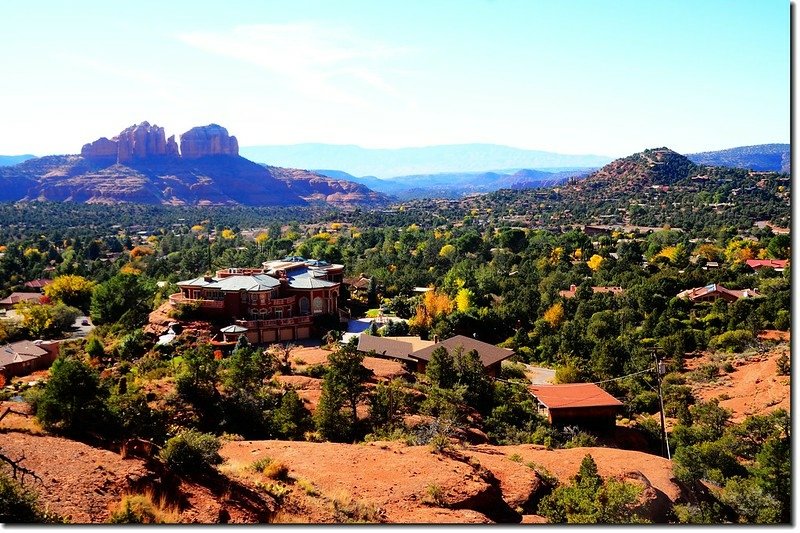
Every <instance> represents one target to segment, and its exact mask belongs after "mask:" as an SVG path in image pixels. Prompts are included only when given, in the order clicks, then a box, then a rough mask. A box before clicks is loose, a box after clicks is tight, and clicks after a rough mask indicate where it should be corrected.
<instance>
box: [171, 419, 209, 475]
mask: <svg viewBox="0 0 800 533" xmlns="http://www.w3.org/2000/svg"><path fill="white" fill-rule="evenodd" d="M220 446H221V444H220V442H219V439H217V437H215V436H214V435H210V434H208V433H200V432H199V431H195V430H193V429H189V430H186V431H184V432H183V433H179V434H178V435H176V436H174V437H172V438H171V439H169V440H168V441H167V444H166V445H165V446H164V449H163V450H161V453H160V457H161V459H162V460H163V461H164V462H165V463H167V466H169V467H170V469H172V470H174V471H175V472H180V473H183V474H191V473H196V472H201V471H203V470H205V469H207V468H209V467H211V466H213V465H217V464H219V463H221V462H222V457H220V455H219V453H218V452H219V449H220Z"/></svg>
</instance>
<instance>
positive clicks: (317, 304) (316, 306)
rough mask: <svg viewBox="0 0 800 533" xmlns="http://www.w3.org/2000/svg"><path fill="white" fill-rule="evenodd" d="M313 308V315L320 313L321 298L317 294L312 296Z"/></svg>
mask: <svg viewBox="0 0 800 533" xmlns="http://www.w3.org/2000/svg"><path fill="white" fill-rule="evenodd" d="M313 309H314V314H315V315H317V314H319V313H322V298H320V297H319V296H317V297H316V298H314V308H313Z"/></svg>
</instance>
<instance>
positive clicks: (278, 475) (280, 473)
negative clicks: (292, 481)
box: [261, 461, 289, 479]
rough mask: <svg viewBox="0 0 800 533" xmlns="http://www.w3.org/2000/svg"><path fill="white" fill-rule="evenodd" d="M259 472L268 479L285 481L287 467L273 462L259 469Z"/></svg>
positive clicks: (278, 462) (287, 471)
mask: <svg viewBox="0 0 800 533" xmlns="http://www.w3.org/2000/svg"><path fill="white" fill-rule="evenodd" d="M261 472H262V473H263V474H264V475H265V476H267V477H268V478H270V479H286V478H287V477H288V475H289V467H288V466H286V465H285V464H283V463H281V462H280V461H273V462H271V463H269V464H268V465H266V466H264V468H262V469H261Z"/></svg>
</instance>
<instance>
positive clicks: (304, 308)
mask: <svg viewBox="0 0 800 533" xmlns="http://www.w3.org/2000/svg"><path fill="white" fill-rule="evenodd" d="M300 314H301V315H307V314H308V298H306V297H305V296H303V297H302V298H300Z"/></svg>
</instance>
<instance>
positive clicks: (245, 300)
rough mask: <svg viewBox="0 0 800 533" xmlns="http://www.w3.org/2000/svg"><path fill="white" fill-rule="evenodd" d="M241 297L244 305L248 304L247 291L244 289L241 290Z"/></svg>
mask: <svg viewBox="0 0 800 533" xmlns="http://www.w3.org/2000/svg"><path fill="white" fill-rule="evenodd" d="M239 297H240V298H241V299H242V303H243V304H246V303H247V291H246V290H244V289H239Z"/></svg>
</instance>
